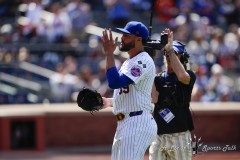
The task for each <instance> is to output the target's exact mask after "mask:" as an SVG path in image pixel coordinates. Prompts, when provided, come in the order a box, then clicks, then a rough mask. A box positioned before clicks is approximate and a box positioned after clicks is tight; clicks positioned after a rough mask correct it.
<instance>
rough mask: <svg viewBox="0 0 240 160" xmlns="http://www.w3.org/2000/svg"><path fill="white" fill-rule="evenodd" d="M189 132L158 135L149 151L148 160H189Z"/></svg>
mask: <svg viewBox="0 0 240 160" xmlns="http://www.w3.org/2000/svg"><path fill="white" fill-rule="evenodd" d="M191 159H192V147H191V133H190V131H186V132H180V133H173V134H163V135H160V136H159V135H158V136H157V137H156V139H155V140H154V141H153V142H152V144H151V146H150V149H149V160H191Z"/></svg>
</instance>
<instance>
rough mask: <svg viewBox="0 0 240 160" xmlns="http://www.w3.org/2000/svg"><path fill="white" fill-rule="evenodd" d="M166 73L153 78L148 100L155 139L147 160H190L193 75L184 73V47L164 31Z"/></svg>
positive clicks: (168, 30)
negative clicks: (151, 102)
mask: <svg viewBox="0 0 240 160" xmlns="http://www.w3.org/2000/svg"><path fill="white" fill-rule="evenodd" d="M163 32H165V33H167V34H168V44H167V45H166V46H165V47H164V56H165V60H166V64H167V66H166V71H163V72H161V73H159V74H157V76H156V77H155V81H154V85H153V92H152V101H153V103H154V104H155V109H154V118H155V120H156V122H157V126H158V136H157V138H156V139H155V140H154V141H153V142H152V144H151V146H150V149H149V159H150V160H173V159H174V160H191V159H192V147H191V131H192V130H193V129H194V126H193V120H192V116H191V112H190V109H189V106H190V101H191V94H192V89H193V85H194V83H195V80H196V76H195V74H194V73H193V72H192V71H191V70H188V68H187V65H188V58H189V54H188V53H187V52H186V49H185V45H184V44H182V43H181V42H179V41H173V32H172V31H170V29H165V30H164V31H163Z"/></svg>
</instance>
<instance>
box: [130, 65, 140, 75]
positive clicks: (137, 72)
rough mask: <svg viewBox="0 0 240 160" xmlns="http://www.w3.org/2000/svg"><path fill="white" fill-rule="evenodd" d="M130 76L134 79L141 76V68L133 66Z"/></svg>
mask: <svg viewBox="0 0 240 160" xmlns="http://www.w3.org/2000/svg"><path fill="white" fill-rule="evenodd" d="M131 74H132V75H133V76H134V77H139V76H141V74H142V68H141V67H140V66H137V65H135V66H133V67H132V68H131Z"/></svg>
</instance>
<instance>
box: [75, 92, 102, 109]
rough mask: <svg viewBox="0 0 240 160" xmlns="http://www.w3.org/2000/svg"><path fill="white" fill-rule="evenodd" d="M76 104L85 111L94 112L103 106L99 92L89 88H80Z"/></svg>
mask: <svg viewBox="0 0 240 160" xmlns="http://www.w3.org/2000/svg"><path fill="white" fill-rule="evenodd" d="M77 104H78V106H79V107H81V108H82V109H83V110H85V111H90V112H91V113H92V112H96V111H99V110H100V109H101V108H102V106H103V99H102V96H101V95H100V93H98V92H97V91H96V90H92V89H89V88H86V87H84V88H82V89H81V90H80V91H79V93H78V96H77Z"/></svg>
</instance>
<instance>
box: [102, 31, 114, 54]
mask: <svg viewBox="0 0 240 160" xmlns="http://www.w3.org/2000/svg"><path fill="white" fill-rule="evenodd" d="M117 40H118V37H116V38H115V40H113V36H112V30H111V29H109V30H107V29H105V30H104V31H103V32H102V45H103V51H104V53H105V54H106V55H111V54H113V52H114V51H115V49H116V47H117Z"/></svg>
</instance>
